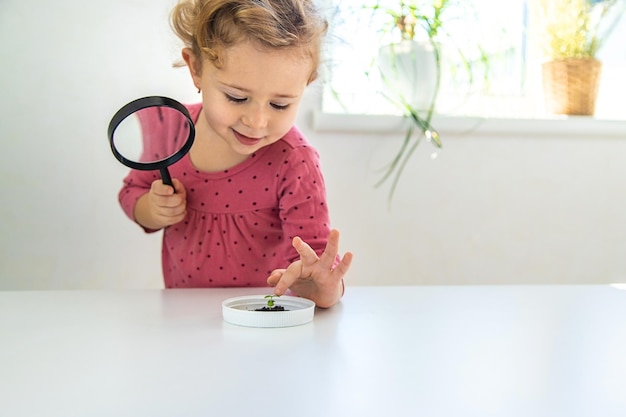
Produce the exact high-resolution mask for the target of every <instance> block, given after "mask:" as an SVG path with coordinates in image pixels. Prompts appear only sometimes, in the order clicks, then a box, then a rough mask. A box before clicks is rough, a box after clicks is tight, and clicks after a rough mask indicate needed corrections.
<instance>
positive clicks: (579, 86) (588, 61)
mask: <svg viewBox="0 0 626 417" xmlns="http://www.w3.org/2000/svg"><path fill="white" fill-rule="evenodd" d="M601 69H602V63H601V62H600V61H598V60H596V59H594V58H565V59H560V60H555V61H550V62H546V63H545V64H543V68H542V71H543V91H544V97H545V102H546V108H547V109H548V110H549V111H551V112H552V113H556V114H568V115H581V116H592V115H593V114H594V113H595V107H596V97H597V95H598V85H599V83H600V72H601Z"/></svg>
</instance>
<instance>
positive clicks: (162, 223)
mask: <svg viewBox="0 0 626 417" xmlns="http://www.w3.org/2000/svg"><path fill="white" fill-rule="evenodd" d="M172 183H173V185H174V188H172V187H171V186H169V185H165V184H163V181H161V180H156V181H154V182H152V185H151V187H150V191H149V192H148V193H147V194H145V195H143V196H142V197H141V198H140V199H139V200H137V204H136V205H135V219H136V220H137V222H138V223H139V224H141V225H142V226H144V227H146V228H148V229H155V230H158V229H161V228H163V227H166V226H171V225H173V224H176V223H178V222H180V221H182V220H183V219H184V218H185V215H186V214H187V191H186V190H185V186H184V185H183V183H182V182H180V181H179V180H177V179H176V178H174V179H173V180H172ZM174 189H176V192H174Z"/></svg>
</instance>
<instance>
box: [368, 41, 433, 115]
mask: <svg viewBox="0 0 626 417" xmlns="http://www.w3.org/2000/svg"><path fill="white" fill-rule="evenodd" d="M378 66H379V69H380V74H381V77H382V79H383V84H384V85H385V88H387V89H388V91H387V92H386V94H387V96H389V98H391V99H392V100H393V101H397V102H399V103H407V104H410V105H411V106H413V107H414V108H415V109H416V110H418V111H428V110H429V109H430V107H431V103H432V102H433V97H434V95H435V94H436V85H437V62H436V58H435V51H434V48H433V46H432V45H431V44H430V43H428V42H418V41H409V40H404V41H402V42H400V43H393V44H389V45H385V46H382V47H381V48H380V50H379V54H378Z"/></svg>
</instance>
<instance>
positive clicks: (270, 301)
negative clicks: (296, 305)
mask: <svg viewBox="0 0 626 417" xmlns="http://www.w3.org/2000/svg"><path fill="white" fill-rule="evenodd" d="M274 297H280V295H266V296H265V297H264V298H266V299H267V306H268V307H270V308H272V307H274V304H275V302H274Z"/></svg>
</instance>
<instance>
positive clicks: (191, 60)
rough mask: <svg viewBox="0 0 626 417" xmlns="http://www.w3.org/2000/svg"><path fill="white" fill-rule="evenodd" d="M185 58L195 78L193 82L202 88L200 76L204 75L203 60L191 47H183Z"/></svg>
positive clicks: (192, 76)
mask: <svg viewBox="0 0 626 417" xmlns="http://www.w3.org/2000/svg"><path fill="white" fill-rule="evenodd" d="M182 56H183V60H184V61H185V64H187V68H189V74H190V75H191V78H192V79H193V83H194V85H195V86H196V87H197V88H200V76H201V75H202V61H200V57H197V56H196V55H195V54H194V53H193V51H192V50H191V48H183V51H182Z"/></svg>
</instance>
